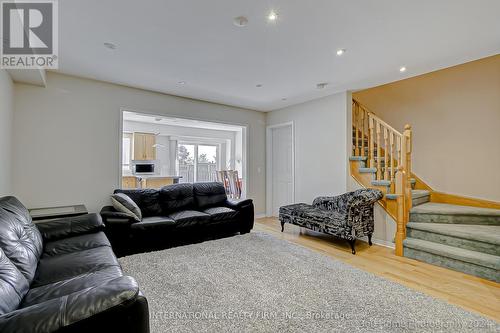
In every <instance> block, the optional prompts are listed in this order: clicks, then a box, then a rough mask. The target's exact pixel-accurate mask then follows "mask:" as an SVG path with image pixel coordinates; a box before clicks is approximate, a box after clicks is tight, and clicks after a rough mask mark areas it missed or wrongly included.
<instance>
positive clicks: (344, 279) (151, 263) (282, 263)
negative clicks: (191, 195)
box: [120, 233, 500, 332]
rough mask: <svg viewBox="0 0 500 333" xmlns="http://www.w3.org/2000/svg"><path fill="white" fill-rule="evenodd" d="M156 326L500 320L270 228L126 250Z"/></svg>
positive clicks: (492, 326)
mask: <svg viewBox="0 0 500 333" xmlns="http://www.w3.org/2000/svg"><path fill="white" fill-rule="evenodd" d="M120 263H121V265H122V267H123V270H124V272H125V273H126V274H128V275H131V276H133V277H135V278H136V279H137V281H138V283H139V285H140V288H141V290H142V292H143V293H144V294H145V295H146V297H147V298H148V301H149V306H150V318H151V331H152V332H277V331H283V332H498V331H500V325H499V324H498V323H496V322H494V321H491V320H488V319H485V318H483V317H481V316H478V315H475V314H472V313H470V312H467V311H465V310H462V309H460V308H458V307H456V306H453V305H450V304H447V303H445V302H443V301H440V300H437V299H434V298H432V297H429V296H426V295H424V294H422V293H419V292H415V291H413V290H411V289H409V288H407V287H404V286H401V285H399V284H397V283H394V282H391V281H388V280H386V279H383V278H380V277H377V276H375V275H373V274H371V273H368V272H365V271H362V270H360V269H357V268H354V267H351V266H349V265H347V264H344V263H343V262H340V261H338V260H334V259H332V258H331V257H327V256H325V255H322V254H319V253H316V252H313V251H310V250H308V249H306V248H303V247H301V246H298V245H295V244H293V243H290V242H288V241H285V240H281V239H278V238H275V237H273V236H271V235H268V234H264V233H250V234H246V235H242V236H234V237H231V238H225V239H219V240H213V241H208V242H204V243H200V244H194V245H187V246H182V247H177V248H172V249H168V250H164V251H158V252H150V253H143V254H136V255H132V256H128V257H124V258H121V259H120Z"/></svg>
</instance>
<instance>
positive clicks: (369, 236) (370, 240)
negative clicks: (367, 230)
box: [368, 234, 373, 246]
mask: <svg viewBox="0 0 500 333" xmlns="http://www.w3.org/2000/svg"><path fill="white" fill-rule="evenodd" d="M368 245H370V246H372V245H373V243H372V234H369V235H368Z"/></svg>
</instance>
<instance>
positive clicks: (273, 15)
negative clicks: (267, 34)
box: [267, 10, 278, 22]
mask: <svg viewBox="0 0 500 333" xmlns="http://www.w3.org/2000/svg"><path fill="white" fill-rule="evenodd" d="M267 19H268V20H269V21H270V22H274V21H276V20H277V19H278V14H277V13H276V12H275V11H274V10H271V12H270V13H269V15H267Z"/></svg>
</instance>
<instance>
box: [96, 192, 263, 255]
mask: <svg viewBox="0 0 500 333" xmlns="http://www.w3.org/2000/svg"><path fill="white" fill-rule="evenodd" d="M114 192H115V193H124V194H126V195H128V196H129V197H130V198H131V199H132V200H133V201H134V202H135V203H136V204H137V205H138V206H139V208H140V209H141V212H142V217H143V218H142V220H141V221H140V222H137V221H135V220H134V219H133V218H131V217H129V216H128V215H126V214H124V213H121V212H118V211H116V210H115V209H114V208H113V207H112V206H106V207H103V208H102V210H101V216H102V219H103V221H104V223H105V224H106V233H107V235H108V237H109V239H110V241H111V244H112V245H113V249H114V250H115V252H116V251H117V253H120V254H130V253H134V252H139V251H145V250H150V249H151V248H158V247H160V248H161V247H169V246H172V244H175V242H176V241H182V240H186V239H188V238H190V237H191V238H192V237H197V236H198V237H204V236H206V235H207V234H210V233H213V232H214V231H215V230H217V232H234V233H236V232H240V233H248V232H250V230H251V229H252V228H253V223H254V206H253V201H252V200H251V199H246V200H240V201H232V200H228V198H227V196H226V191H225V189H224V186H223V184H222V183H218V182H203V183H194V184H191V183H182V184H173V185H168V186H165V187H163V188H161V189H159V190H157V189H128V190H125V189H123V190H122V189H119V190H115V191H114ZM187 242H189V240H188V241H187Z"/></svg>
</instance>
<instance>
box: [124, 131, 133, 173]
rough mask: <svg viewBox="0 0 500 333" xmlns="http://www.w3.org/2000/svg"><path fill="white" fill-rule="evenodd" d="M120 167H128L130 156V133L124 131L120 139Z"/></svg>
mask: <svg viewBox="0 0 500 333" xmlns="http://www.w3.org/2000/svg"><path fill="white" fill-rule="evenodd" d="M122 152H123V153H122V168H123V169H124V170H125V169H130V163H131V158H132V134H131V133H124V134H123V139H122Z"/></svg>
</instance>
